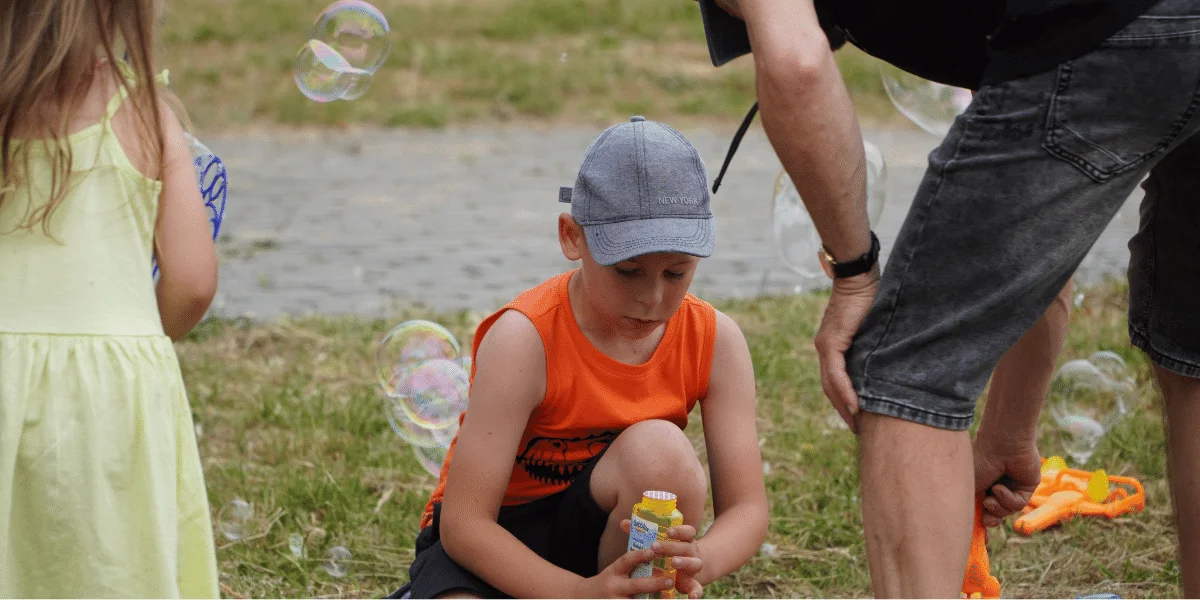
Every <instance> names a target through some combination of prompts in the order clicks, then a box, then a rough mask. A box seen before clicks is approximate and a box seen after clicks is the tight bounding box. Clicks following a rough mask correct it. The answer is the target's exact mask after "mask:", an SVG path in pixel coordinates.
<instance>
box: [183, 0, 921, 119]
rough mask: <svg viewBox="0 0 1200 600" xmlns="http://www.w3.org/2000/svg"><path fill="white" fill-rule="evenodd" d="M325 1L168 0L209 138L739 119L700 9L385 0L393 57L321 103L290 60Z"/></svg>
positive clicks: (863, 59)
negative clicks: (358, 88) (351, 95)
mask: <svg viewBox="0 0 1200 600" xmlns="http://www.w3.org/2000/svg"><path fill="white" fill-rule="evenodd" d="M327 4H328V2H326V1H325V0H172V2H169V3H168V4H167V6H168V8H167V12H166V16H165V19H164V24H163V27H164V29H163V34H162V39H163V42H164V48H163V53H162V56H163V59H164V64H163V67H165V68H169V69H171V81H172V83H171V85H172V87H173V89H174V90H175V91H176V93H178V94H179V95H180V96H181V98H182V99H183V101H184V103H185V104H186V106H187V107H188V110H189V113H190V114H191V115H192V117H193V118H194V120H195V121H196V126H197V127H198V128H199V129H201V130H218V129H236V128H244V127H246V126H296V125H348V124H352V125H355V126H383V127H393V126H415V127H441V126H446V125H461V124H469V123H483V122H487V123H504V122H511V121H530V120H537V121H540V122H547V123H550V122H561V121H567V122H579V121H587V122H592V121H594V122H597V123H608V122H611V121H612V120H613V119H621V118H626V117H628V116H629V115H630V114H645V115H647V116H648V117H653V118H658V119H669V120H671V121H672V122H681V121H686V120H693V119H695V120H705V119H739V118H740V117H741V116H742V115H744V114H745V112H746V111H747V110H748V109H749V108H750V106H751V104H753V102H754V73H753V65H752V64H751V60H750V58H749V57H743V58H741V59H739V60H737V61H735V62H734V63H731V64H729V65H726V66H724V67H722V68H720V69H716V68H714V67H713V66H712V63H711V62H710V61H709V59H708V52H707V49H706V46H705V42H704V34H703V28H702V24H701V20H700V13H699V9H698V8H697V5H696V2H695V1H694V0H553V1H547V0H436V1H428V0H427V1H417V0H378V1H377V2H375V4H376V6H378V7H379V9H380V10H382V12H383V13H384V14H385V15H386V17H387V18H388V20H389V23H390V25H391V28H392V32H391V35H390V40H391V42H392V50H391V53H390V55H389V57H388V59H387V62H386V64H385V65H384V66H383V67H382V68H381V69H380V70H379V72H378V73H377V74H376V76H375V81H374V83H373V84H372V87H371V89H370V91H369V92H367V94H366V96H364V97H362V98H360V99H358V100H355V101H353V102H345V101H338V102H333V103H329V104H320V103H316V102H312V101H310V100H308V99H307V98H305V97H304V96H303V95H301V94H300V92H299V91H297V89H296V85H295V83H294V81H293V78H292V64H293V59H294V58H295V56H296V53H297V52H298V51H299V50H300V47H301V45H303V44H304V42H305V41H306V40H307V31H308V28H309V26H310V25H311V24H312V22H313V21H314V20H315V18H316V17H317V15H318V14H319V13H320V12H321V10H322V9H323V8H324V7H325V6H326V5H327ZM839 56H840V59H839V60H840V64H841V65H842V69H843V72H844V73H845V74H846V78H847V83H848V85H849V87H850V89H851V91H852V93H853V94H854V95H855V99H856V103H857V105H858V108H859V111H860V114H861V115H862V116H863V118H864V120H867V121H887V122H899V119H901V118H902V117H899V116H898V115H897V114H896V112H895V110H894V109H892V108H891V106H890V104H889V103H888V101H887V99H886V97H885V96H884V92H883V88H882V86H881V84H880V80H879V73H878V66H877V62H876V61H875V60H874V59H872V58H870V57H868V56H866V55H864V54H862V53H861V52H858V51H857V50H855V49H853V48H847V49H845V50H843V51H842V52H839Z"/></svg>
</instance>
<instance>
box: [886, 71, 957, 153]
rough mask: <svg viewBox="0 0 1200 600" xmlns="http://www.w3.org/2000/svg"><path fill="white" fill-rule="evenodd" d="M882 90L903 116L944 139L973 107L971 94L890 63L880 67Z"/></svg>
mask: <svg viewBox="0 0 1200 600" xmlns="http://www.w3.org/2000/svg"><path fill="white" fill-rule="evenodd" d="M880 75H881V78H882V79H883V89H884V90H885V91H886V92H887V95H888V99H890V100H891V101H892V105H893V106H895V107H896V109H897V110H899V111H900V113H901V114H903V115H904V116H906V117H908V118H909V119H910V120H911V121H912V122H913V123H915V124H916V125H917V127H920V128H921V129H923V130H925V131H926V132H928V133H930V134H933V135H936V136H938V137H939V138H940V137H945V135H946V133H948V132H949V131H950V126H951V125H952V124H953V123H954V119H955V118H956V117H958V115H960V114H962V113H963V112H964V111H966V110H967V107H968V106H970V105H971V99H972V94H971V91H970V90H968V89H965V88H959V87H954V86H950V85H946V84H942V83H937V82H935V81H929V80H928V79H923V78H921V77H917V76H916V75H913V74H912V73H908V72H905V71H903V70H901V69H899V68H897V67H894V66H892V65H889V64H883V65H881V67H880Z"/></svg>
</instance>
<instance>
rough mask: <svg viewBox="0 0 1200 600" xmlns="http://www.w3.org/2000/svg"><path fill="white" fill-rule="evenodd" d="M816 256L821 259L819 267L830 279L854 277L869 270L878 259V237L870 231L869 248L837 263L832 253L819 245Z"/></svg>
mask: <svg viewBox="0 0 1200 600" xmlns="http://www.w3.org/2000/svg"><path fill="white" fill-rule="evenodd" d="M817 258H818V259H820V261H821V268H822V269H824V270H825V274H826V275H828V276H829V278H830V279H841V278H843V277H854V276H855V275H861V274H863V273H866V272H867V271H870V270H871V268H872V267H874V266H875V263H876V262H878V261H879V238H878V237H876V236H875V232H874V231H872V232H871V249H870V250H868V251H867V253H866V254H864V255H862V256H860V257H858V258H855V259H854V260H848V261H846V262H842V263H839V262H838V261H836V260H834V259H833V255H832V254H830V253H829V251H828V250H826V249H825V246H821V249H820V250H818V251H817Z"/></svg>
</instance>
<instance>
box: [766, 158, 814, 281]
mask: <svg viewBox="0 0 1200 600" xmlns="http://www.w3.org/2000/svg"><path fill="white" fill-rule="evenodd" d="M772 200H773V202H772V207H771V231H772V234H773V237H774V241H775V250H776V251H777V252H778V253H779V258H780V259H782V260H783V264H785V265H787V267H788V268H789V269H791V270H792V271H795V272H796V273H797V274H799V275H800V276H802V277H816V276H818V275H820V274H821V273H822V270H821V264H820V262H819V261H818V258H817V252H818V251H819V250H820V248H821V238H820V237H819V236H818V235H817V229H816V226H815V225H814V224H813V222H812V218H811V217H810V216H809V215H808V210H807V209H806V208H805V207H804V203H803V202H802V201H801V200H800V193H799V192H797V191H796V186H795V185H793V184H792V180H791V178H790V177H789V176H788V174H787V171H782V172H780V173H779V177H778V178H777V179H776V180H775V194H774V196H773V197H772Z"/></svg>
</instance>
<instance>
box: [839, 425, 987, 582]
mask: <svg viewBox="0 0 1200 600" xmlns="http://www.w3.org/2000/svg"><path fill="white" fill-rule="evenodd" d="M858 425H859V448H860V452H859V473H860V475H859V477H860V480H861V485H862V511H863V530H864V533H865V535H866V544H867V562H868V565H869V568H870V571H871V588H872V591H873V593H874V595H875V597H877V598H957V597H958V596H959V594H960V592H961V591H962V582H963V573H965V572H966V568H967V554H968V552H969V550H970V546H971V528H972V525H971V524H972V521H973V514H974V510H975V498H974V473H975V468H974V464H973V460H972V458H971V439H970V434H969V433H968V432H966V431H949V430H944V429H937V428H934V427H929V426H926V425H919V424H917V423H912V422H909V421H904V420H901V419H896V418H892V417H887V416H883V415H878V414H873V413H867V412H863V413H860V415H859V422H858Z"/></svg>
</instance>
